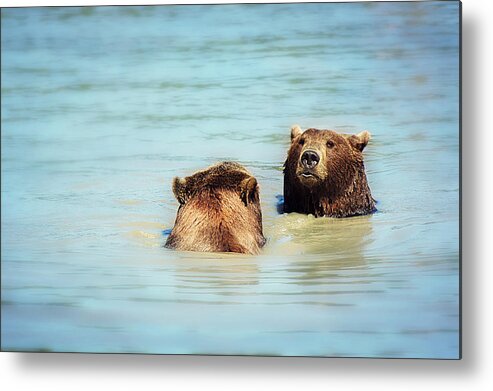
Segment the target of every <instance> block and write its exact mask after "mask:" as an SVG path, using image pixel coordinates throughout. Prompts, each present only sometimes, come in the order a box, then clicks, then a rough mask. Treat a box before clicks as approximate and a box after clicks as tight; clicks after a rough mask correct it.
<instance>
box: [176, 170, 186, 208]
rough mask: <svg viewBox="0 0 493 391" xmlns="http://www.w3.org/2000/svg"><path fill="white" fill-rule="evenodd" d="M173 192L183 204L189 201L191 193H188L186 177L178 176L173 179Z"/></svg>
mask: <svg viewBox="0 0 493 391" xmlns="http://www.w3.org/2000/svg"><path fill="white" fill-rule="evenodd" d="M173 194H174V195H175V197H176V199H177V200H178V202H179V203H180V204H181V205H183V204H184V203H185V202H187V201H188V198H189V195H188V193H187V180H186V179H184V178H178V177H175V178H174V179H173Z"/></svg>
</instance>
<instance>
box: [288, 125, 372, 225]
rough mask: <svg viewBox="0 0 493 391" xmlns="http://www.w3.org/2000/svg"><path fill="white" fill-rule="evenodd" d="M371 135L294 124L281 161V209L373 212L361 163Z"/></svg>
mask: <svg viewBox="0 0 493 391" xmlns="http://www.w3.org/2000/svg"><path fill="white" fill-rule="evenodd" d="M370 137H371V136H370V133H368V132H367V131H363V132H361V133H359V134H357V135H346V134H341V133H337V132H335V131H333V130H318V129H307V130H305V131H302V130H301V129H300V127H299V126H297V125H295V126H293V127H292V128H291V146H290V148H289V151H288V157H287V159H286V162H285V163H284V212H286V213H289V212H298V213H305V214H313V215H314V216H316V217H319V216H328V217H349V216H358V215H365V214H369V213H373V212H375V211H376V208H375V200H374V199H373V197H372V196H371V192H370V187H369V186H368V182H367V179H366V173H365V166H364V163H363V149H364V148H365V147H366V145H367V144H368V141H369V140H370Z"/></svg>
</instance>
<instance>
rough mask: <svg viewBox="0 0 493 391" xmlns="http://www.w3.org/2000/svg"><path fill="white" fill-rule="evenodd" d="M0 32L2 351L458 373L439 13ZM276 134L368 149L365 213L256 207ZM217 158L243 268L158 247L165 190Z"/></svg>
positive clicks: (169, 209)
mask: <svg viewBox="0 0 493 391" xmlns="http://www.w3.org/2000/svg"><path fill="white" fill-rule="evenodd" d="M1 17H2V23H1V30H2V31H1V32H2V34H1V40H2V42H1V48H2V53H1V54H2V86H1V88H2V90H1V97H2V99H1V105H2V107H1V109H2V132H1V149H2V151H1V155H2V156H1V159H2V162H1V163H2V164H1V174H2V175H1V181H2V183H1V188H2V196H1V203H2V205H1V210H2V219H1V220H2V227H1V241H2V242H1V248H2V264H1V267H2V270H1V271H2V273H1V274H2V317H1V322H2V323H1V326H2V327H1V333H2V334H1V341H2V348H3V349H12V350H42V351H94V352H144V353H180V354H183V353H211V354H213V353H218V354H267V355H269V354H272V355H324V356H334V355H338V356H372V357H442V358H453V357H457V354H458V328H459V312H458V298H459V296H458V286H459V281H458V253H459V252H458V239H459V222H458V206H459V197H458V185H459V183H458V176H459V160H458V156H459V134H458V101H459V95H458V91H459V89H458V77H457V75H458V69H459V64H458V42H459V41H458V39H459V37H458V4H457V3H455V2H433V1H431V2H417V3H414V2H410V3H406V2H404V3H386V2H383V3H348V4H346V3H340V4H276V5H228V6H214V7H213V6H186V7H180V6H170V7H95V8H91V7H86V8H77V7H71V8H57V7H54V8H31V9H3V10H2V15H1ZM252 20H255V29H252V23H251V21H252ZM300 21H301V23H300ZM437 21H439V22H437ZM211 26H212V27H211ZM82 31H83V32H84V33H83V34H82V35H81V32H82ZM376 37H378V39H377V38H376ZM293 123H300V124H301V126H302V127H316V128H317V127H318V128H333V129H335V130H338V131H340V132H344V133H356V132H357V131H359V130H362V129H368V130H369V131H370V132H371V133H372V135H373V138H372V140H371V142H370V144H369V145H368V147H367V148H366V149H365V166H366V169H367V174H368V180H369V183H370V187H371V189H372V194H374V196H375V198H377V199H378V200H379V201H380V203H379V205H378V210H379V212H378V213H376V214H374V215H371V216H362V217H354V218H348V219H330V218H318V219H315V218H313V217H312V216H304V215H299V214H290V215H282V214H281V215H279V214H278V213H277V211H276V195H277V194H279V193H280V192H282V163H283V162H284V160H285V157H286V151H287V149H288V146H289V128H290V126H291V125H292V124H293ZM221 160H233V161H238V162H239V163H241V164H243V165H244V166H245V167H247V168H248V169H249V170H250V171H251V172H252V174H253V175H254V176H255V177H256V178H257V179H258V181H259V185H260V191H261V193H260V197H261V202H262V212H263V221H264V231H265V236H266V237H267V238H268V243H267V245H266V247H265V248H264V250H263V251H262V254H260V255H259V256H255V257H251V256H242V255H237V254H195V253H187V252H177V251H171V250H167V249H165V248H163V244H164V242H165V237H164V236H163V235H166V232H169V231H167V230H169V229H170V228H171V227H172V226H173V223H174V218H175V216H176V209H177V207H178V205H177V203H176V201H175V199H174V197H173V195H172V192H171V181H172V178H173V177H174V176H177V175H179V176H182V175H183V174H185V173H190V172H193V171H194V170H197V169H201V168H203V167H207V166H209V165H211V164H213V163H215V162H217V161H221Z"/></svg>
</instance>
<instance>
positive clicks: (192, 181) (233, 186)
mask: <svg viewBox="0 0 493 391" xmlns="http://www.w3.org/2000/svg"><path fill="white" fill-rule="evenodd" d="M173 193H174V195H175V197H176V199H177V200H178V202H179V203H180V207H179V208H178V213H177V215H176V221H175V226H174V227H173V230H172V231H171V234H170V235H169V237H168V240H167V241H166V244H165V247H168V248H173V249H176V250H182V251H203V252H235V253H245V254H258V253H259V252H260V249H261V247H262V246H263V245H264V244H265V238H264V235H263V233H262V212H261V209H260V196H259V188H258V184H257V180H256V179H255V178H254V177H253V176H252V175H251V174H250V173H249V172H248V171H247V170H246V169H245V168H244V167H243V166H241V165H240V164H238V163H233V162H222V163H218V164H215V165H213V166H211V167H209V168H207V169H205V170H203V171H199V172H196V173H195V174H193V175H192V176H189V177H186V178H183V179H181V178H175V179H174V180H173Z"/></svg>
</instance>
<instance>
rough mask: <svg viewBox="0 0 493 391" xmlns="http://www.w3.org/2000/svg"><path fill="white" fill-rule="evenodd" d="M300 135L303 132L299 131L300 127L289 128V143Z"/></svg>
mask: <svg viewBox="0 0 493 391" xmlns="http://www.w3.org/2000/svg"><path fill="white" fill-rule="evenodd" d="M302 133H303V131H302V130H301V128H300V125H293V126H291V142H292V141H293V140H294V139H295V138H296V137H298V136H299V135H300V134H302Z"/></svg>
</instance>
